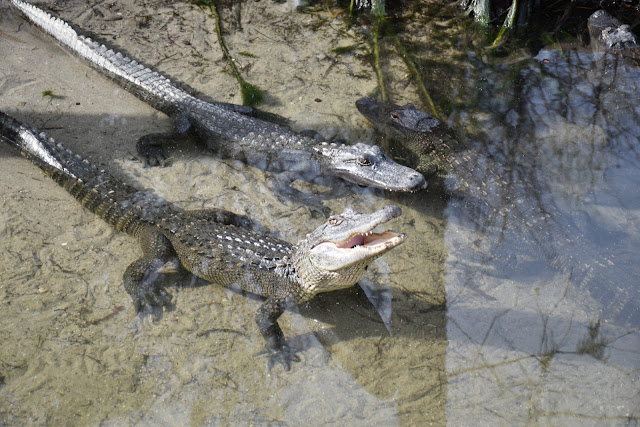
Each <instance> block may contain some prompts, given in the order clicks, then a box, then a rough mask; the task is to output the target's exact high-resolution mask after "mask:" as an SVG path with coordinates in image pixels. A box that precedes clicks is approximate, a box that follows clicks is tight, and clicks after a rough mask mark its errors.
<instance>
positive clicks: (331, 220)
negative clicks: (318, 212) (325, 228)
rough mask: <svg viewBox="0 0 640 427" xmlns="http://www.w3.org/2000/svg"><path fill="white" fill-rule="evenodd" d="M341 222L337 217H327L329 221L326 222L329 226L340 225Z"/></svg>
mask: <svg viewBox="0 0 640 427" xmlns="http://www.w3.org/2000/svg"><path fill="white" fill-rule="evenodd" d="M342 221H344V220H343V219H342V218H341V217H339V216H332V217H329V219H328V220H327V222H328V223H329V225H340V224H342Z"/></svg>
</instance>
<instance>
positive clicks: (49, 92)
mask: <svg viewBox="0 0 640 427" xmlns="http://www.w3.org/2000/svg"><path fill="white" fill-rule="evenodd" d="M42 96H50V97H52V98H53V97H54V96H55V95H54V94H53V91H52V90H44V91H42Z"/></svg>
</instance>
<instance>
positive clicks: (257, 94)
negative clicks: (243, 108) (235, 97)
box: [239, 80, 263, 107]
mask: <svg viewBox="0 0 640 427" xmlns="http://www.w3.org/2000/svg"><path fill="white" fill-rule="evenodd" d="M239 83H240V92H241V93H242V103H243V104H244V105H247V106H249V107H254V106H256V105H258V104H259V103H260V102H261V101H262V98H263V95H262V91H260V89H258V88H257V87H255V86H254V85H252V84H251V83H247V82H245V81H244V80H241V81H240V82H239Z"/></svg>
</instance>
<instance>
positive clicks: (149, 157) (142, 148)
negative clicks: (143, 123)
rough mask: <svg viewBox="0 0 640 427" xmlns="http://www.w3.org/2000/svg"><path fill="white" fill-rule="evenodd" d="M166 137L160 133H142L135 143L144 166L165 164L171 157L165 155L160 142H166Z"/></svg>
mask: <svg viewBox="0 0 640 427" xmlns="http://www.w3.org/2000/svg"><path fill="white" fill-rule="evenodd" d="M167 140H168V138H167V137H165V136H164V135H161V134H150V135H144V136H142V137H141V138H140V139H138V142H137V143H136V150H137V151H138V154H139V155H140V157H141V158H142V161H143V162H144V165H145V167H147V166H151V167H154V166H167V165H168V164H169V163H170V161H171V158H170V157H169V156H167V154H166V153H165V151H164V149H163V148H162V144H163V143H166V141H167Z"/></svg>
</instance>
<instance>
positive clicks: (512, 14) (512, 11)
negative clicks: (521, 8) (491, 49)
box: [491, 0, 518, 46]
mask: <svg viewBox="0 0 640 427" xmlns="http://www.w3.org/2000/svg"><path fill="white" fill-rule="evenodd" d="M517 10H518V0H513V3H511V7H510V8H509V12H508V13H507V18H506V19H505V20H504V22H503V23H502V28H500V32H499V33H498V37H496V39H495V40H494V41H493V43H492V45H491V46H496V45H497V44H498V43H499V42H500V39H501V38H502V36H503V35H504V33H505V31H507V29H511V28H513V24H514V22H515V19H516V11H517Z"/></svg>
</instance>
